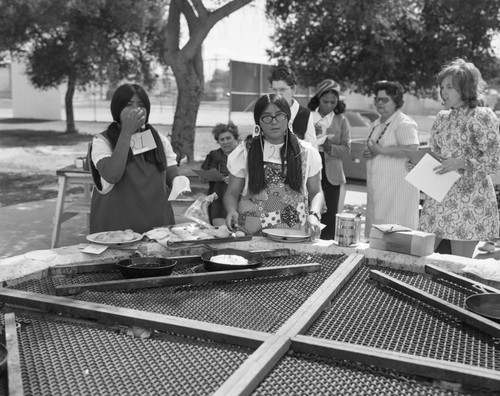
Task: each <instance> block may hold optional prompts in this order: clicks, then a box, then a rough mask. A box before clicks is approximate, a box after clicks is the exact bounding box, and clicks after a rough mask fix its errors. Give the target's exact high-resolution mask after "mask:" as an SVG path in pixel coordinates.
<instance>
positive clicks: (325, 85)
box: [314, 80, 340, 98]
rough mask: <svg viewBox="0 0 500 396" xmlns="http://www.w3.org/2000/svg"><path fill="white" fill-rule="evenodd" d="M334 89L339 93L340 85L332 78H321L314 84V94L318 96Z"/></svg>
mask: <svg viewBox="0 0 500 396" xmlns="http://www.w3.org/2000/svg"><path fill="white" fill-rule="evenodd" d="M331 90H334V91H336V92H337V94H339V95H340V85H339V84H338V83H337V82H335V81H334V80H323V81H321V82H320V83H319V84H318V85H317V86H316V94H315V95H314V96H316V97H318V98H320V97H321V95H323V94H324V93H325V92H327V91H331Z"/></svg>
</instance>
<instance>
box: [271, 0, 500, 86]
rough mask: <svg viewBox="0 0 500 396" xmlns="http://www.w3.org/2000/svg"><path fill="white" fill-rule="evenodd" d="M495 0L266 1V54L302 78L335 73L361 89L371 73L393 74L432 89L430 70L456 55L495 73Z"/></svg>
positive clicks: (499, 2)
mask: <svg viewBox="0 0 500 396" xmlns="http://www.w3.org/2000/svg"><path fill="white" fill-rule="evenodd" d="M499 9H500V0H476V1H474V2H471V1H468V0H371V1H366V0H337V1H335V2H333V1H329V0H315V1H312V2H302V1H300V0H268V3H267V12H268V14H269V15H270V16H271V17H272V18H273V19H275V20H276V35H275V42H276V48H275V49H274V50H272V51H270V55H271V56H272V57H274V58H275V59H276V60H277V61H279V62H284V63H287V64H289V65H290V66H291V67H292V68H293V69H294V70H295V71H296V72H297V74H298V76H299V77H300V80H301V83H302V84H310V85H315V84H317V83H318V82H319V81H321V80H322V79H325V78H334V79H335V80H338V81H339V82H342V83H343V84H344V85H345V86H347V87H350V88H351V89H352V90H354V91H356V92H361V93H370V92H371V89H372V86H373V83H374V82H375V81H377V80H382V79H391V80H398V81H400V82H401V83H402V84H403V85H404V86H406V87H407V88H410V89H411V90H412V92H414V93H415V94H417V95H430V94H431V93H432V92H433V91H434V89H433V88H434V85H435V75H436V73H437V72H439V70H440V68H441V66H442V65H443V64H445V63H448V62H449V61H450V60H452V59H453V58H455V57H465V58H467V59H469V60H470V61H472V62H474V64H476V66H478V67H479V68H480V70H481V71H482V72H483V75H484V76H485V78H489V79H491V78H494V77H495V76H497V75H498V69H496V68H495V65H496V58H495V56H494V54H493V52H492V50H491V40H492V37H493V35H494V33H495V32H496V31H498V27H499Z"/></svg>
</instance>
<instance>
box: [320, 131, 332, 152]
mask: <svg viewBox="0 0 500 396" xmlns="http://www.w3.org/2000/svg"><path fill="white" fill-rule="evenodd" d="M330 137H333V135H328V136H327V138H326V139H325V142H324V143H323V144H322V145H321V147H323V150H324V151H325V153H330V151H331V150H332V146H333V143H332V142H331V141H330Z"/></svg>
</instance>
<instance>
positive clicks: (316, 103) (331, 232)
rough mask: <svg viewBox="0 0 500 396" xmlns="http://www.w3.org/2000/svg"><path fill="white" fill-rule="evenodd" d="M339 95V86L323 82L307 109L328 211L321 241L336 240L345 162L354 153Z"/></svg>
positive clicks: (342, 202)
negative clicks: (312, 121)
mask: <svg viewBox="0 0 500 396" xmlns="http://www.w3.org/2000/svg"><path fill="white" fill-rule="evenodd" d="M339 92H340V85H339V84H338V83H336V82H335V81H334V80H324V81H322V82H321V83H319V84H318V86H317V88H316V94H315V95H314V96H313V97H312V98H311V100H310V101H309V104H308V105H307V107H308V108H309V110H311V112H312V116H313V120H314V126H315V128H316V139H317V140H318V149H319V152H320V155H321V161H322V164H323V170H322V172H321V187H322V188H323V193H324V195H325V204H326V208H327V210H326V212H324V213H323V214H322V215H321V222H322V223H323V224H325V225H326V227H325V228H323V230H322V231H321V239H334V237H335V215H336V214H337V213H338V212H339V211H342V207H343V206H344V198H345V182H346V179H345V174H344V168H343V165H342V158H344V157H346V156H348V155H349V153H350V152H351V132H350V126H349V122H348V121H347V118H346V117H345V115H344V114H342V113H344V111H345V108H346V106H345V103H344V102H341V101H340V96H339ZM319 142H322V143H321V144H319Z"/></svg>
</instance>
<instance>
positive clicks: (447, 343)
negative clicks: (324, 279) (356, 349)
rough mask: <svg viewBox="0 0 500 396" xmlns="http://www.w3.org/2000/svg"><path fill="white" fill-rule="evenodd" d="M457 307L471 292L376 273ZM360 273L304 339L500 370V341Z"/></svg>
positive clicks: (411, 276)
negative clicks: (333, 342) (310, 338)
mask: <svg viewBox="0 0 500 396" xmlns="http://www.w3.org/2000/svg"><path fill="white" fill-rule="evenodd" d="M377 270H379V271H381V272H384V273H386V274H388V275H390V276H392V277H394V278H397V279H398V280H401V281H404V282H406V283H408V284H410V285H412V286H414V287H417V288H419V289H421V290H423V291H425V292H428V293H431V294H433V295H435V296H436V297H440V298H442V299H444V300H446V301H448V302H450V303H453V304H456V305H458V306H460V307H463V306H464V301H465V298H466V297H467V296H468V295H471V294H473V292H472V291H470V290H468V289H464V288H462V287H460V286H457V285H453V284H450V283H447V282H445V281H440V280H433V279H432V278H431V277H429V276H427V275H423V274H416V273H413V272H408V271H398V270H391V269H387V268H379V267H377ZM368 271H369V267H363V268H361V269H360V270H359V271H358V272H357V273H356V275H355V276H354V277H353V278H352V280H351V281H350V282H349V283H348V284H347V285H346V286H344V288H343V289H342V291H341V292H340V293H339V294H338V295H337V296H336V298H335V299H334V300H333V301H332V302H331V305H330V307H329V308H328V309H327V310H326V311H325V312H323V313H322V315H321V316H320V317H319V318H318V319H317V320H316V322H315V323H314V324H313V326H312V327H311V328H310V329H309V331H308V332H307V335H310V336H313V337H318V338H325V339H330V340H335V341H343V342H348V343H353V344H358V345H365V346H370V347H376V348H381V349H387V350H391V351H396V352H403V353H407V354H412V355H416V356H422V357H429V358H433V359H439V360H446V361H451V362H457V363H463V364H468V365H471V366H479V367H483V368H487V369H492V370H500V346H499V340H498V339H495V338H492V337H491V336H489V335H488V334H486V333H484V332H481V331H479V330H476V329H475V328H474V327H472V326H469V325H467V324H465V323H463V322H462V321H460V320H458V319H457V318H455V317H453V316H451V315H448V314H446V313H444V312H442V311H440V310H438V309H436V308H433V307H430V306H429V305H426V304H424V303H422V302H420V301H418V300H416V299H413V298H411V297H407V296H406V295H405V294H403V293H400V292H398V291H396V290H394V289H391V288H389V287H382V286H379V285H378V284H377V283H375V282H374V281H371V280H370V279H369V272H368Z"/></svg>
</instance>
